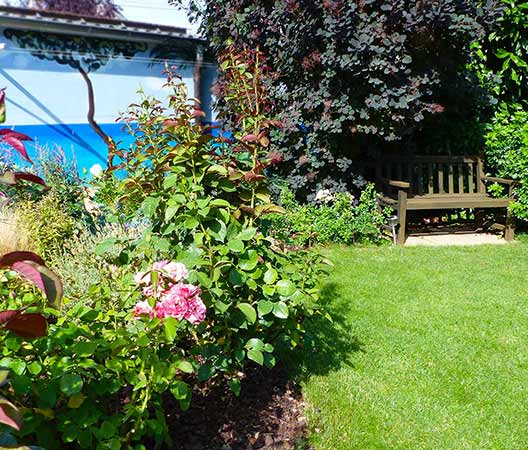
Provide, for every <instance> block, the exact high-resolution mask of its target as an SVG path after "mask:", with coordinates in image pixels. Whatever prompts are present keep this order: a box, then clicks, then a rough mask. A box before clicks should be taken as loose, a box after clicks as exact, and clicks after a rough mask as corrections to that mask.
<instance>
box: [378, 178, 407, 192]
mask: <svg viewBox="0 0 528 450" xmlns="http://www.w3.org/2000/svg"><path fill="white" fill-rule="evenodd" d="M381 181H382V182H383V183H385V184H388V185H389V186H392V187H396V188H400V189H409V188H410V187H411V183H407V182H406V181H399V180H389V179H388V178H382V179H381Z"/></svg>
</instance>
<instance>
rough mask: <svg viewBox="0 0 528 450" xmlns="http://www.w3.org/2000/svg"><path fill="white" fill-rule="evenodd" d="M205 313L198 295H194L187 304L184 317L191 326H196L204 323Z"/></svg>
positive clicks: (205, 310) (205, 309)
mask: <svg viewBox="0 0 528 450" xmlns="http://www.w3.org/2000/svg"><path fill="white" fill-rule="evenodd" d="M206 312H207V308H206V307H205V305H204V302H203V301H202V299H201V298H200V297H199V296H198V295H195V296H194V297H192V298H191V299H190V300H189V301H188V302H187V312H186V313H185V316H184V317H185V318H186V319H187V320H188V321H189V322H191V323H192V324H193V325H196V324H198V323H200V322H203V321H204V319H205V314H206Z"/></svg>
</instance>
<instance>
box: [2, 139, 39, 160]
mask: <svg viewBox="0 0 528 450" xmlns="http://www.w3.org/2000/svg"><path fill="white" fill-rule="evenodd" d="M2 142H4V143H6V144H8V145H10V146H11V147H13V148H14V149H15V150H16V151H17V152H18V153H19V154H20V156H22V158H24V159H25V160H26V161H28V162H30V163H31V164H33V161H31V158H30V157H29V155H28V152H27V150H26V146H25V145H24V143H23V142H22V141H21V140H20V139H17V138H16V137H15V136H12V135H10V134H7V135H4V137H3V138H2Z"/></svg>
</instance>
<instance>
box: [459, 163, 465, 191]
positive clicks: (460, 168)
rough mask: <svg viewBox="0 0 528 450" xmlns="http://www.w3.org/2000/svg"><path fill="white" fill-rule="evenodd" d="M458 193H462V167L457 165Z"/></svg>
mask: <svg viewBox="0 0 528 450" xmlns="http://www.w3.org/2000/svg"><path fill="white" fill-rule="evenodd" d="M458 193H459V194H463V193H464V166H463V165H462V164H458Z"/></svg>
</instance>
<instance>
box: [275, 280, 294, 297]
mask: <svg viewBox="0 0 528 450" xmlns="http://www.w3.org/2000/svg"><path fill="white" fill-rule="evenodd" d="M277 292H278V293H279V294H280V295H282V296H283V297H289V296H290V295H292V294H293V293H294V292H295V285H294V284H293V283H292V282H291V281H290V280H280V281H279V282H278V283H277Z"/></svg>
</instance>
